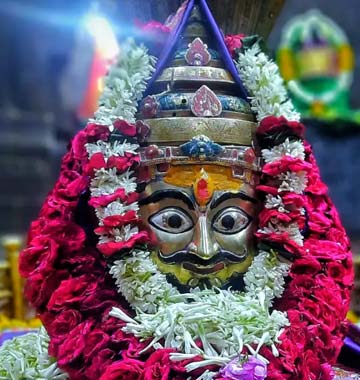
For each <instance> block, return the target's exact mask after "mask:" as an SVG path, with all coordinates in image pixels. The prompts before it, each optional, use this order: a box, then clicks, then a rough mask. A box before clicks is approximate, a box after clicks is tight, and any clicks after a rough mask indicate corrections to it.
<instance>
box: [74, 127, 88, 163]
mask: <svg viewBox="0 0 360 380" xmlns="http://www.w3.org/2000/svg"><path fill="white" fill-rule="evenodd" d="M87 142H88V138H87V134H86V133H85V132H84V131H80V132H79V133H78V134H77V135H76V136H75V137H74V138H73V140H72V144H71V147H72V151H73V153H74V158H75V159H76V160H79V161H85V160H86V159H87V157H88V153H87V151H86V148H85V144H86V143H87Z"/></svg>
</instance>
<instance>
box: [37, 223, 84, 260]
mask: <svg viewBox="0 0 360 380" xmlns="http://www.w3.org/2000/svg"><path fill="white" fill-rule="evenodd" d="M43 233H44V234H46V235H50V236H53V238H54V240H56V242H57V243H58V244H59V245H60V246H61V251H63V253H65V252H75V251H78V250H80V249H82V248H83V247H84V244H85V240H86V234H85V232H84V230H83V229H82V228H81V227H80V226H79V225H78V224H76V223H75V222H70V221H68V222H67V221H63V220H57V219H55V220H51V221H49V222H48V224H47V225H46V226H45V227H44V229H43Z"/></svg>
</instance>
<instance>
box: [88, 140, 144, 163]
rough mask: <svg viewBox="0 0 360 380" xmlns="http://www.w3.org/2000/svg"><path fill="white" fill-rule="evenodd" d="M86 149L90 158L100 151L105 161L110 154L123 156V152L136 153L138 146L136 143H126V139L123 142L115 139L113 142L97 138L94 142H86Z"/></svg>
mask: <svg viewBox="0 0 360 380" xmlns="http://www.w3.org/2000/svg"><path fill="white" fill-rule="evenodd" d="M85 147H86V150H87V152H88V154H89V158H91V157H92V156H93V155H94V154H96V153H102V154H103V155H104V158H105V161H107V160H108V159H109V157H112V156H121V157H123V156H125V153H132V154H136V150H137V149H138V148H139V145H137V144H131V143H128V142H127V141H126V140H125V141H123V142H120V141H115V142H114V143H109V142H105V141H102V140H99V141H97V142H96V144H91V143H89V144H86V145H85Z"/></svg>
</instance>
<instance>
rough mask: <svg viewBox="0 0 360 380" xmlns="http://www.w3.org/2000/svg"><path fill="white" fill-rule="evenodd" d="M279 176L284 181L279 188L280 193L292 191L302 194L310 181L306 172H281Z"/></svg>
mask: <svg viewBox="0 0 360 380" xmlns="http://www.w3.org/2000/svg"><path fill="white" fill-rule="evenodd" d="M277 178H278V179H279V180H280V181H282V182H281V184H280V186H279V189H278V191H279V193H280V192H283V191H290V192H293V193H296V194H302V193H303V192H304V190H305V189H306V186H307V182H308V180H307V175H306V172H286V173H281V174H280V175H278V176H277Z"/></svg>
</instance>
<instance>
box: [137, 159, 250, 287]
mask: <svg viewBox="0 0 360 380" xmlns="http://www.w3.org/2000/svg"><path fill="white" fill-rule="evenodd" d="M256 213H257V200H256V199H255V191H254V188H252V187H251V186H250V185H247V184H245V183H244V182H242V181H241V180H240V179H238V178H234V177H233V175H232V170H231V168H229V167H221V166H218V165H197V164H196V165H181V166H180V165H179V166H176V165H173V166H171V167H170V169H169V171H168V172H167V173H166V175H165V176H164V177H161V178H160V179H159V178H157V179H155V180H153V181H151V182H150V183H149V184H148V185H147V186H146V188H145V191H144V192H143V193H142V194H141V201H140V214H141V216H142V219H143V220H144V222H145V223H146V224H147V226H148V228H149V229H151V231H152V232H153V233H154V235H155V237H156V239H157V247H156V249H154V251H153V253H152V258H153V260H154V262H155V263H156V264H157V266H158V268H159V270H160V271H161V272H162V273H165V274H167V275H168V278H169V279H170V280H172V281H173V282H174V283H175V284H177V285H178V286H179V287H180V288H181V287H184V288H185V289H186V288H188V287H196V286H207V287H209V286H217V287H224V286H229V285H231V286H232V287H233V288H237V289H241V288H242V286H243V281H242V276H243V274H244V273H245V272H246V271H247V269H248V268H249V266H250V264H251V262H252V258H253V256H254V237H253V236H254V230H255V227H256V221H255V216H256Z"/></svg>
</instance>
